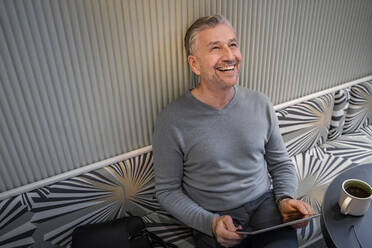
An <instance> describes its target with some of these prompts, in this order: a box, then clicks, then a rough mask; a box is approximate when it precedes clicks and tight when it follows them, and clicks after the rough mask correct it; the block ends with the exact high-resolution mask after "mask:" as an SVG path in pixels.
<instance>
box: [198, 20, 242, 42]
mask: <svg viewBox="0 0 372 248" xmlns="http://www.w3.org/2000/svg"><path fill="white" fill-rule="evenodd" d="M233 39H236V34H235V31H234V29H233V28H232V27H231V26H229V25H226V24H219V25H217V26H215V27H212V28H207V29H204V30H202V31H200V32H199V34H198V37H197V40H198V43H199V44H200V45H202V46H203V45H204V46H205V45H208V44H210V43H216V42H222V43H227V42H230V41H231V40H233Z"/></svg>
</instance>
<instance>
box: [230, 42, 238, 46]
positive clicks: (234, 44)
mask: <svg viewBox="0 0 372 248" xmlns="http://www.w3.org/2000/svg"><path fill="white" fill-rule="evenodd" d="M230 46H232V47H238V43H235V42H234V43H231V44H230Z"/></svg>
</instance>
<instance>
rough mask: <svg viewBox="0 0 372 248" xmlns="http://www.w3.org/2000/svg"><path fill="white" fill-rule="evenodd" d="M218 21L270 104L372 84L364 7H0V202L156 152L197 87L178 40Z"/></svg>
mask: <svg viewBox="0 0 372 248" xmlns="http://www.w3.org/2000/svg"><path fill="white" fill-rule="evenodd" d="M213 13H220V14H222V15H225V16H226V17H227V18H228V19H230V20H231V22H232V24H233V25H234V26H235V27H236V30H237V33H238V36H239V40H240V47H241V51H242V54H243V56H244V61H243V67H242V72H241V77H240V84H241V85H243V86H245V87H249V88H251V89H254V90H259V91H262V92H264V93H265V94H267V95H268V96H269V97H270V98H271V100H272V101H273V103H274V104H278V103H281V102H285V101H288V100H291V99H294V98H297V97H300V96H304V95H307V94H310V93H314V92H317V91H320V90H323V89H327V88H330V87H332V86H336V85H339V84H341V83H344V82H348V81H351V80H353V79H356V78H360V77H363V76H366V75H369V74H371V73H372V28H371V27H372V1H370V0H319V1H315V0H314V1H312V0H308V1H305V0H303V1H297V0H292V1H290V0H288V1H287V0H272V1H267V0H264V1H262V0H260V1H258V0H256V1H244V0H241V1H234V0H232V1H220V0H215V1H212V0H210V1H201V0H199V1H187V0H179V1H178V0H168V1H164V0H142V1H134V0H133V1H130V0H122V1H104V0H102V1H97V0H92V1H90V0H86V1H82V0H68V1H67V0H60V1H56V0H53V1H47V0H45V1H44V0H31V1H26V0H24V1H20V0H16V1H11V0H1V1H0V83H1V84H0V192H3V191H7V190H10V189H14V188H16V187H19V186H22V185H27V184H29V183H32V182H36V181H38V180H41V179H44V178H48V177H51V176H54V175H57V174H60V173H62V172H66V171H70V170H72V169H75V168H79V167H82V166H85V165H88V164H91V163H94V162H97V161H100V160H103V159H106V158H110V157H112V156H115V155H118V154H122V153H125V152H128V151H131V150H134V149H137V148H140V147H143V146H146V145H149V144H151V135H152V129H153V124H154V121H155V118H156V115H157V113H158V112H159V111H160V110H161V109H162V108H163V107H164V106H165V105H166V104H167V103H169V102H170V101H172V100H174V99H175V98H177V97H178V96H180V95H181V94H182V93H183V92H184V91H185V90H187V89H188V88H190V87H192V86H193V85H195V82H196V78H194V77H193V76H192V75H191V73H190V71H189V69H188V67H187V65H186V64H185V61H186V58H185V53H184V51H183V44H182V39H183V35H184V32H185V30H186V28H187V26H188V25H189V24H191V23H192V21H193V20H195V19H196V18H197V17H199V16H203V15H209V14H213Z"/></svg>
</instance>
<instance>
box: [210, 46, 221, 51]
mask: <svg viewBox="0 0 372 248" xmlns="http://www.w3.org/2000/svg"><path fill="white" fill-rule="evenodd" d="M218 49H220V47H218V46H214V47H212V50H218Z"/></svg>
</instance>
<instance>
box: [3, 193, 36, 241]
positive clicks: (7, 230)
mask: <svg viewBox="0 0 372 248" xmlns="http://www.w3.org/2000/svg"><path fill="white" fill-rule="evenodd" d="M30 210H31V207H30V205H29V201H28V199H27V196H26V194H21V195H18V196H15V197H11V198H9V199H6V200H3V201H1V202H0V247H29V246H30V245H32V244H34V242H35V240H34V239H33V237H32V235H33V233H34V232H35V230H36V226H35V225H34V224H32V223H31V222H30V218H29V217H27V212H29V211H30Z"/></svg>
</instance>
